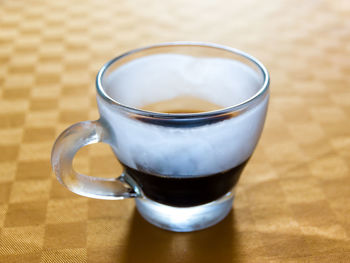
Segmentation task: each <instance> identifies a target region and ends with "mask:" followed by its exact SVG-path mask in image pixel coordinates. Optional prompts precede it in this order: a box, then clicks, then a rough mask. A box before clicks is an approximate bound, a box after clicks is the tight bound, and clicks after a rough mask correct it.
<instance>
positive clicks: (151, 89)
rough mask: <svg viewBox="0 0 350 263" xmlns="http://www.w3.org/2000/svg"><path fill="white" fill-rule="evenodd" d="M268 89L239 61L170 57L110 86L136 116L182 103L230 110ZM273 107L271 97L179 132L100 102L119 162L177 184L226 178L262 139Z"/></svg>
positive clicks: (124, 71) (115, 75) (133, 65)
mask: <svg viewBox="0 0 350 263" xmlns="http://www.w3.org/2000/svg"><path fill="white" fill-rule="evenodd" d="M262 82H263V80H262V79H261V77H260V76H259V75H258V73H256V72H255V71H254V70H253V69H251V68H250V67H248V66H247V65H245V64H243V63H241V62H238V61H233V60H228V59H221V58H196V57H191V56H185V55H177V54H163V55H151V56H147V57H143V58H139V59H136V60H134V61H131V62H128V63H127V64H125V65H122V66H121V67H119V68H117V69H116V70H115V71H114V72H112V73H111V74H110V75H108V76H107V77H106V79H105V81H104V83H103V85H104V88H105V91H106V93H107V94H108V95H109V96H110V97H112V98H113V99H114V100H116V101H118V102H120V103H122V104H125V105H128V106H131V107H136V108H137V107H141V106H143V105H147V104H150V103H154V102H157V101H162V100H168V99H172V98H175V97H178V96H183V95H189V96H196V97H199V98H203V99H205V100H208V101H210V102H212V103H215V104H218V105H222V106H223V107H228V106H232V105H235V104H238V103H240V102H242V101H244V100H247V99H249V98H250V97H251V96H253V95H254V94H255V93H256V92H257V91H258V90H259V89H260V88H261V85H262ZM267 103H268V96H266V97H265V99H264V100H263V101H261V102H260V103H259V104H258V105H256V106H254V107H253V108H252V109H250V110H249V111H246V112H245V113H243V114H241V115H238V116H236V117H234V118H231V119H227V120H224V121H220V122H216V123H213V124H207V125H204V126H200V127H192V128H178V127H176V128H174V127H164V126H159V125H155V124H148V123H144V122H141V121H139V120H135V119H132V118H130V117H128V116H127V115H126V114H123V113H121V112H120V110H117V109H116V108H115V107H113V106H111V105H110V104H108V103H106V102H105V101H103V100H102V99H101V98H100V97H98V104H99V108H100V113H101V116H102V118H103V119H104V120H105V121H106V122H108V124H109V128H110V134H111V140H112V143H111V144H112V145H113V147H112V148H113V151H114V152H115V154H116V155H117V157H118V159H119V160H120V161H121V162H122V163H124V164H126V165H128V166H130V167H132V168H135V169H137V168H141V167H142V169H143V171H145V172H147V171H148V172H150V173H157V174H160V175H164V176H173V177H198V176H204V175H209V174H214V173H219V172H222V171H225V170H228V169H231V168H233V167H235V166H237V165H239V164H241V163H242V162H244V161H245V160H247V159H248V158H249V157H250V155H251V154H252V152H253V150H254V148H255V146H256V144H257V141H258V139H259V136H260V134H261V131H262V128H263V124H264V121H265V115H266V110H267Z"/></svg>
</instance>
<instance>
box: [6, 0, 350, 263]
mask: <svg viewBox="0 0 350 263" xmlns="http://www.w3.org/2000/svg"><path fill="white" fill-rule="evenodd" d="M177 40H197V41H207V42H216V43H220V44H225V45H228V46H232V47H235V48H238V49H241V50H244V51H246V52H248V53H251V54H253V55H254V56H256V57H257V58H259V59H260V60H261V61H262V62H263V63H264V64H265V65H266V66H267V68H268V69H269V71H270V73H271V79H272V81H271V103H270V108H269V113H268V118H267V121H266V125H265V130H264V133H263V136H262V138H261V140H260V143H259V145H258V147H257V150H256V152H255V154H254V156H253V158H252V159H251V161H250V163H249V164H248V166H247V168H246V169H245V171H244V174H243V176H242V177H241V180H240V183H239V186H238V189H237V196H236V199H235V202H234V209H233V211H232V212H231V213H230V214H229V216H228V217H227V218H226V219H225V220H224V221H223V222H221V223H219V224H218V225H216V226H214V227H212V228H210V229H207V230H203V231H199V232H194V233H171V232H167V231H164V230H160V229H158V228H156V227H153V226H151V225H149V224H148V223H146V222H145V221H144V220H143V219H142V218H141V217H140V215H139V214H138V213H137V212H136V210H135V205H134V203H133V201H132V200H126V201H101V200H93V199H88V198H84V197H80V196H77V195H74V194H72V193H70V192H69V191H68V190H66V189H65V188H64V187H63V186H61V185H60V184H59V183H58V182H57V181H56V179H55V178H54V176H53V174H52V172H51V168H50V163H49V160H50V151H51V147H52V145H53V142H54V140H55V138H56V136H57V135H58V134H59V133H60V132H61V131H62V130H63V129H64V128H66V127H67V126H68V125H70V124H73V123H75V122H78V121H82V120H89V119H90V120H91V119H96V118H98V111H97V106H96V102H95V89H94V78H95V75H96V73H97V71H98V69H99V68H100V67H101V66H102V64H103V63H105V62H106V61H107V60H109V59H111V58H112V57H114V56H116V55H118V54H120V53H122V52H124V51H127V50H130V49H133V48H136V47H140V46H144V45H148V44H154V43H159V42H167V41H177ZM349 122H350V2H349V1H347V0H338V1H331V0H310V1H302V0H284V1H282V0H279V1H273V0H268V1H258V0H247V1H229V0H217V1H211V0H194V1H185V0H177V1H172V0H165V1H162V0H152V1H149V0H131V1H126V0H125V1H124V0H115V1H112V0H102V1H98V0H76V1H68V0H61V1H44V0H1V1H0V262H1V263H8V262H9V263H11V262H17V263H18V262H26V263H35V262H40V263H44V262H91V263H92V262H96V263H108V262H111V263H112V262H113V263H116V262H118V263H119V262H121V263H126V262H128V263H130V262H163V263H166V262H181V263H186V262H201V263H203V262H204V263H205V262H249V263H251V262H259V263H260V262H350V171H349V169H350V124H349ZM75 167H76V169H77V170H78V171H80V172H83V173H87V174H90V175H94V176H104V177H115V176H116V175H118V174H119V173H120V170H121V168H120V166H119V164H118V163H117V161H116V160H115V159H114V157H113V156H112V153H111V151H110V149H109V148H108V147H107V146H106V145H103V144H101V145H92V146H89V147H86V148H84V149H82V150H81V151H80V152H79V154H78V156H77V158H76V160H75Z"/></svg>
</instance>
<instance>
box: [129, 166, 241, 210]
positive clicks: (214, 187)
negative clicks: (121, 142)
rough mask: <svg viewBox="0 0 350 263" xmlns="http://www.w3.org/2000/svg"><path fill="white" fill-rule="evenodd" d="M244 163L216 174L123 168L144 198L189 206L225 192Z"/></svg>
mask: <svg viewBox="0 0 350 263" xmlns="http://www.w3.org/2000/svg"><path fill="white" fill-rule="evenodd" d="M246 163H247V161H245V162H243V163H242V164H240V165H238V166H236V167H234V168H232V169H230V170H227V171H224V172H221V173H217V174H211V175H207V176H201V177H185V178H184V177H182V178H175V177H166V176H162V175H155V174H150V173H145V172H142V171H139V170H135V169H132V168H130V167H128V166H126V165H124V169H125V172H126V174H128V175H129V176H131V177H132V178H133V179H134V180H135V181H136V183H137V184H138V185H139V186H140V187H141V189H142V191H143V193H144V194H145V196H147V197H148V198H150V199H152V200H154V201H156V202H159V203H162V204H166V205H170V206H177V207H190V206H196V205H202V204H205V203H209V202H211V201H214V200H216V199H218V198H220V197H221V196H223V195H225V194H226V193H227V192H229V191H230V190H231V189H232V188H233V187H234V186H235V185H236V184H237V182H238V179H239V176H240V175H241V172H242V170H243V168H244V166H245V165H246Z"/></svg>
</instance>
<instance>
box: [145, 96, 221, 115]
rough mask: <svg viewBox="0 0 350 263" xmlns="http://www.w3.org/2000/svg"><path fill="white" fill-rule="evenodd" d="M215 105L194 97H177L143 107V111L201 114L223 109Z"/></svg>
mask: <svg viewBox="0 0 350 263" xmlns="http://www.w3.org/2000/svg"><path fill="white" fill-rule="evenodd" d="M221 108H222V106H219V105H217V104H215V103H212V102H210V101H208V100H205V99H201V98H198V97H194V96H185V95H183V96H177V97H175V98H173V99H169V100H162V101H158V102H154V103H151V104H148V105H144V106H142V107H141V109H142V110H147V111H153V112H161V113H200V112H206V111H214V110H219V109H221Z"/></svg>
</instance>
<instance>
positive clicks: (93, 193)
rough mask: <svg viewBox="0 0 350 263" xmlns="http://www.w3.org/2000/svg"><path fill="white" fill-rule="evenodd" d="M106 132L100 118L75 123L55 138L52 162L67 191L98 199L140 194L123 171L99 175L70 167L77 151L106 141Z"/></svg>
mask: <svg viewBox="0 0 350 263" xmlns="http://www.w3.org/2000/svg"><path fill="white" fill-rule="evenodd" d="M108 137H109V136H108V132H107V131H106V129H105V128H104V127H103V126H102V125H101V123H100V121H99V120H97V121H84V122H79V123H76V124H74V125H72V126H70V127H69V128H67V129H66V130H65V131H63V132H62V133H61V135H60V136H59V137H58V138H57V140H56V142H55V144H54V146H53V149H52V153H51V164H52V167H53V170H54V172H55V174H56V176H57V179H58V181H59V182H60V183H61V184H63V185H64V186H66V187H67V188H68V189H69V190H70V191H72V192H74V193H76V194H79V195H83V196H87V197H92V198H97V199H109V200H116V199H124V198H133V197H139V196H140V193H139V192H138V191H137V188H135V187H132V185H134V182H131V181H130V180H131V178H126V177H125V176H124V174H122V175H121V176H119V177H118V178H113V179H110V178H99V177H92V176H87V175H84V174H80V173H77V172H76V171H75V170H74V168H73V159H74V156H75V154H76V153H77V151H78V150H79V149H80V148H82V147H84V146H86V145H89V144H92V143H99V142H105V143H109V140H108Z"/></svg>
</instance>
